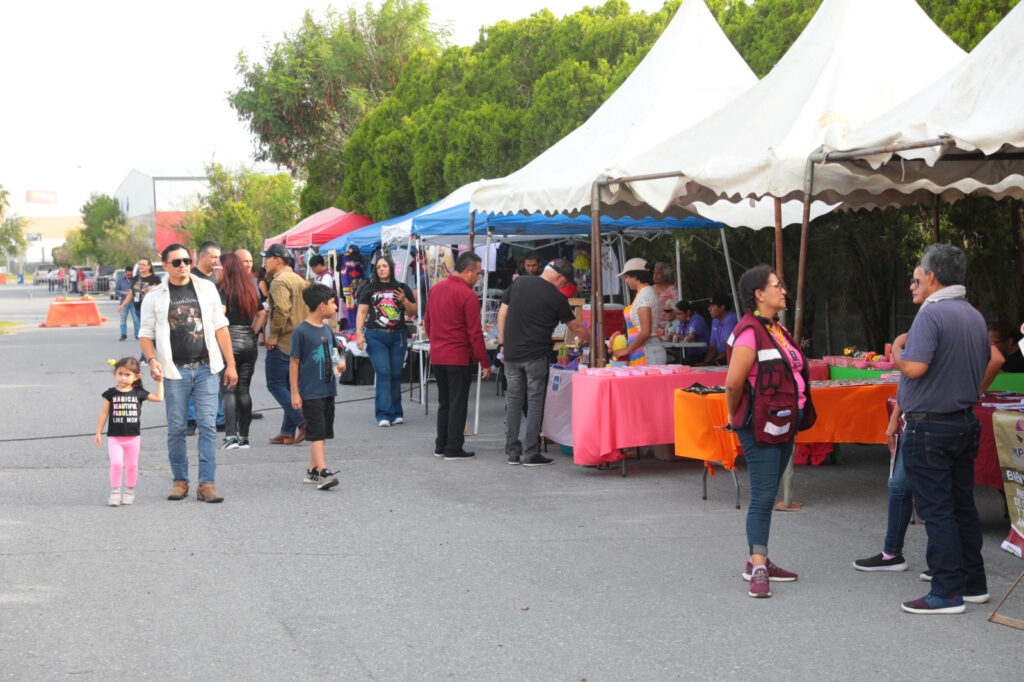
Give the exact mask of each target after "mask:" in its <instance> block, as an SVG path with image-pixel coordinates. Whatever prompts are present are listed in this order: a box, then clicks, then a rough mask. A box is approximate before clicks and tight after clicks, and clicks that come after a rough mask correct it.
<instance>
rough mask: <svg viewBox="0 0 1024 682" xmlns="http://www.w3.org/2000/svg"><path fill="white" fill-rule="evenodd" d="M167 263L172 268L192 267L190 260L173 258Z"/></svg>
mask: <svg viewBox="0 0 1024 682" xmlns="http://www.w3.org/2000/svg"><path fill="white" fill-rule="evenodd" d="M168 263H170V264H171V267H172V268H180V267H181V266H182V264H185V265H192V259H191V258H175V259H174V260H172V261H168Z"/></svg>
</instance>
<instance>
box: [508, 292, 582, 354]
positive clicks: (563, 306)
mask: <svg viewBox="0 0 1024 682" xmlns="http://www.w3.org/2000/svg"><path fill="white" fill-rule="evenodd" d="M501 302H502V303H504V304H506V305H508V312H507V313H506V314H505V332H504V340H505V359H506V360H509V361H511V362H526V361H527V360H535V359H537V358H546V357H547V356H548V353H550V352H551V332H553V331H554V330H555V327H557V326H558V323H559V322H568V321H570V320H572V319H573V317H574V316H573V314H572V308H571V307H570V306H569V299H568V298H566V297H565V295H564V294H563V293H561V292H560V291H559V290H558V289H556V288H555V285H554V284H551V283H550V282H548V281H547V280H546V279H544V278H542V277H538V276H536V275H522V276H520V277H519V278H518V279H516V281H515V282H513V283H512V286H510V287H509V288H508V289H506V290H505V295H504V296H502V298H501Z"/></svg>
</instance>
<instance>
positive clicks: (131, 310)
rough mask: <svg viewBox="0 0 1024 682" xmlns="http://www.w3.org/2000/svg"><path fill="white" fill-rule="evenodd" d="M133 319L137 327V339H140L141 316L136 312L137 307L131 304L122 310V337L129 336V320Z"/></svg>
mask: <svg viewBox="0 0 1024 682" xmlns="http://www.w3.org/2000/svg"><path fill="white" fill-rule="evenodd" d="M129 317H131V318H132V323H134V325H135V338H139V315H138V313H137V312H135V306H134V305H132V304H131V303H129V304H128V305H126V306H125V307H123V308H121V336H122V337H125V336H128V318H129Z"/></svg>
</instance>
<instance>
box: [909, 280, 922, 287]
mask: <svg viewBox="0 0 1024 682" xmlns="http://www.w3.org/2000/svg"><path fill="white" fill-rule="evenodd" d="M910 286H911V288H913V289H916V288H918V287H919V286H921V280H919V279H918V278H916V277H915V278H914V279H912V280H910Z"/></svg>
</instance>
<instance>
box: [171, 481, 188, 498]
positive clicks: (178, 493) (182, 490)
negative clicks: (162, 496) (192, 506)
mask: <svg viewBox="0 0 1024 682" xmlns="http://www.w3.org/2000/svg"><path fill="white" fill-rule="evenodd" d="M186 497H188V481H175V482H174V487H173V488H171V494H170V495H168V496H167V499H168V500H184V499H185V498H186Z"/></svg>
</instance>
